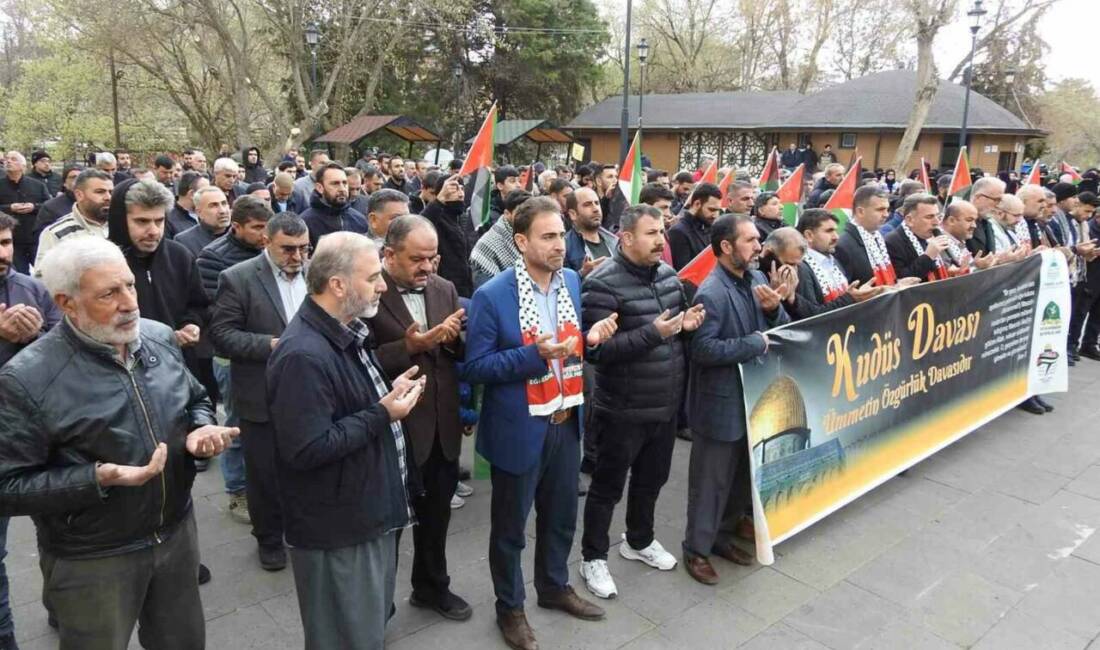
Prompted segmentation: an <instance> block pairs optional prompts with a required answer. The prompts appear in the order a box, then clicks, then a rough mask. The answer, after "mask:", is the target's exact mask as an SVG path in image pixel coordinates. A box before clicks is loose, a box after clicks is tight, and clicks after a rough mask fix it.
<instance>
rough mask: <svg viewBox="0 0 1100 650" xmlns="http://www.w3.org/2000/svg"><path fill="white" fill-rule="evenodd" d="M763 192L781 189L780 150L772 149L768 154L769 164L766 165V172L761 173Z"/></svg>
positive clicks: (760, 183) (761, 189)
mask: <svg viewBox="0 0 1100 650" xmlns="http://www.w3.org/2000/svg"><path fill="white" fill-rule="evenodd" d="M758 185H759V186H760V191H761V192H774V191H776V190H778V189H779V149H777V148H775V147H772V152H771V153H770V154H768V162H766V163H764V171H762V172H760V182H759V183H758Z"/></svg>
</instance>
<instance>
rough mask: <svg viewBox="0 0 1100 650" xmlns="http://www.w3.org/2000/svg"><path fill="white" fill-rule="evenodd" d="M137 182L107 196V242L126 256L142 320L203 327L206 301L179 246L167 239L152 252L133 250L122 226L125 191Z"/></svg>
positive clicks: (174, 326) (187, 256) (196, 273)
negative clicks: (111, 242)
mask: <svg viewBox="0 0 1100 650" xmlns="http://www.w3.org/2000/svg"><path fill="white" fill-rule="evenodd" d="M136 182H137V181H134V180H129V181H126V182H124V183H122V184H121V185H119V186H118V187H116V188H115V190H114V192H112V194H111V210H110V214H109V216H108V217H107V230H108V232H109V233H110V234H109V235H108V239H110V240H111V241H113V242H114V243H115V244H116V245H118V247H119V248H120V249H122V253H123V255H125V256H126V263H127V264H128V265H129V266H130V272H131V273H133V274H134V286H135V288H136V289H137V299H138V309H139V310H140V311H141V316H142V318H149V319H152V320H155V321H157V322H160V323H164V324H165V325H167V326H168V327H171V328H172V329H173V330H178V329H180V328H181V327H183V326H184V325H197V326H198V327H199V328H203V327H205V326H206V321H207V320H208V308H209V306H210V301H209V300H208V299H207V297H206V294H205V293H203V290H202V283H201V282H200V281H199V271H198V268H196V267H195V258H194V257H192V256H191V253H189V252H188V251H187V249H186V248H184V246H183V245H182V244H179V243H176V242H174V241H172V240H171V239H168V238H167V237H164V238H162V239H161V240H160V245H159V246H157V248H156V250H154V251H153V252H152V253H149V254H145V253H142V252H140V251H138V250H137V249H136V248H134V245H133V242H132V241H131V239H130V230H129V228H127V227H126V204H125V202H124V199H125V196H126V192H127V190H129V189H130V186H131V185H133V184H134V183H136Z"/></svg>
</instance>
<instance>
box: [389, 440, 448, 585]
mask: <svg viewBox="0 0 1100 650" xmlns="http://www.w3.org/2000/svg"><path fill="white" fill-rule="evenodd" d="M419 470H420V480H421V483H422V485H423V487H424V494H422V495H420V496H419V497H416V498H414V499H413V511H414V512H415V513H416V526H414V527H413V531H412V536H413V565H412V588H413V593H415V594H416V596H417V598H420V599H422V600H425V601H427V602H436V601H437V600H438V599H440V598H442V597H443V594H445V593H447V592H448V591H449V590H450V587H451V577H450V575H448V574H447V528H448V527H449V526H450V525H451V497H452V496H454V493H455V486H457V485H458V459H455V460H447V457H446V456H444V455H443V448H442V447H441V446H440V445H439V436H436V437H435V442H434V443H433V444H432V451H431V453H430V454H428V458H427V459H426V460H425V461H424V464H423V465H421V466H420V467H419ZM397 540H398V543H399V544H400V541H401V531H397Z"/></svg>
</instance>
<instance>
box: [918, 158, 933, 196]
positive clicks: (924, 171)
mask: <svg viewBox="0 0 1100 650" xmlns="http://www.w3.org/2000/svg"><path fill="white" fill-rule="evenodd" d="M920 182H922V183H924V191H925V192H928V193H929V194H931V193H932V180H931V179H930V178H928V165H926V164H924V158H923V157H922V158H921V159H920Z"/></svg>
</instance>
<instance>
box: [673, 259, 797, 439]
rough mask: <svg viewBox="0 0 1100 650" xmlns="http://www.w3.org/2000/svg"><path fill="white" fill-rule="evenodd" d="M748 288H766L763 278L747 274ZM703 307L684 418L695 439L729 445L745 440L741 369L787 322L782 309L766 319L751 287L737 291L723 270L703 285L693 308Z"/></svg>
mask: <svg viewBox="0 0 1100 650" xmlns="http://www.w3.org/2000/svg"><path fill="white" fill-rule="evenodd" d="M750 273H751V275H750V276H749V280H750V284H751V286H756V285H758V284H767V280H766V279H765V278H764V275H763V274H762V273H760V272H759V271H751V272H750ZM700 303H702V304H703V307H704V309H706V313H707V316H706V318H705V319H704V320H703V324H702V325H701V326H700V327H699V329H698V330H696V331H695V335H694V336H692V338H691V365H690V368H691V374H690V379H689V384H688V386H689V388H688V419H689V421H690V423H691V431H692V433H694V434H696V435H700V436H703V437H705V438H710V439H711V440H718V441H722V442H733V441H736V440H740V439H742V438H743V437H744V436H745V433H746V423H745V396H744V388H743V386H742V385H741V371H740V369H739V368H738V365H739V364H742V363H752V362H753V361H754V360H756V359H757V358H758V357H760V356H761V355H763V354H764V338H763V337H762V336H760V334H758V333H757V332H763V331H765V330H768V329H771V328H772V327H775V326H777V325H782V324H784V323H787V322H789V320H790V319H789V318H788V316H787V312H785V311H784V310H783V305H780V306H779V307H778V308H777V309H776V311H775V313H774V314H771V315H770V316H769V315H766V314H764V312H763V310H761V309H760V305H759V303H757V301H756V298H755V297H754V296H753V295H752V291H751V287H749V286H744V287H739V286H738V283H737V281H736V280H735V279H734V278H733V276H731V275H730V274H729V273H728V272H727V271H726V270H725V269H724V268H722V266H721V265H717V264H716V265H715V267H714V270H713V271H711V273H710V275H708V276H707V279H706V280H703V284H702V285H701V286H700V287H699V291H698V292H697V293H696V294H695V304H700Z"/></svg>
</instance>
